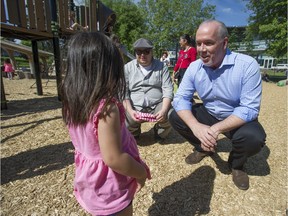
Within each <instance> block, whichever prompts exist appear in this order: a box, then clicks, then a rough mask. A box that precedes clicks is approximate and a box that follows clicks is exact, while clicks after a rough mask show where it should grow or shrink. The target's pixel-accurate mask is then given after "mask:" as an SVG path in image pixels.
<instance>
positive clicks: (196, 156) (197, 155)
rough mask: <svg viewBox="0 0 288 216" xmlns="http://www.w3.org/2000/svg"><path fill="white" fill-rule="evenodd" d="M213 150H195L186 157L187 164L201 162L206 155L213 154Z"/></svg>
mask: <svg viewBox="0 0 288 216" xmlns="http://www.w3.org/2000/svg"><path fill="white" fill-rule="evenodd" d="M212 154H213V153H212V152H198V151H196V150H195V151H194V152H193V153H191V154H190V155H188V156H187V157H186V158H185V162H186V163H187V164H197V163H199V162H200V161H201V160H202V159H203V158H204V157H207V156H211V155H212Z"/></svg>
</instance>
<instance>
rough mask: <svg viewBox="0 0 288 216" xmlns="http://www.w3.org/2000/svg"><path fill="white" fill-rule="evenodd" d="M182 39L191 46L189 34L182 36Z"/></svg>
mask: <svg viewBox="0 0 288 216" xmlns="http://www.w3.org/2000/svg"><path fill="white" fill-rule="evenodd" d="M180 38H182V39H184V40H186V41H187V43H188V44H189V45H190V44H191V38H190V36H189V35H188V34H184V35H182V36H180Z"/></svg>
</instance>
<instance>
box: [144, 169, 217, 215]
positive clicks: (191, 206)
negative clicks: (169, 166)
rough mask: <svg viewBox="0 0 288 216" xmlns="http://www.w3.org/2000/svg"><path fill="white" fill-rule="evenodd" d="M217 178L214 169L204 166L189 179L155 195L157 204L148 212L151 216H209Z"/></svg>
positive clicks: (182, 180)
mask: <svg viewBox="0 0 288 216" xmlns="http://www.w3.org/2000/svg"><path fill="white" fill-rule="evenodd" d="M215 177H216V173H215V171H214V169H213V168H211V167H210V166H202V167H200V168H198V169H196V170H195V171H194V172H193V173H191V174H190V175H189V176H188V177H186V178H183V179H181V180H180V181H177V182H175V183H173V184H172V185H169V186H167V187H165V188H164V189H162V190H161V191H160V192H159V193H154V194H153V199H154V201H155V202H154V204H153V205H152V206H151V207H150V208H149V210H148V211H149V216H163V215H181V216H191V215H202V214H208V213H209V212H210V202H211V197H212V193H213V187H214V179H215ZM203 179H205V180H204V181H203Z"/></svg>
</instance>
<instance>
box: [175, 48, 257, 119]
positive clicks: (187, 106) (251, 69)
mask: <svg viewBox="0 0 288 216" xmlns="http://www.w3.org/2000/svg"><path fill="white" fill-rule="evenodd" d="M195 92H197V93H198V96H199V97H200V98H201V100H202V101H203V104H204V106H205V107H206V109H207V111H208V112H209V113H210V114H211V115H212V116H214V117H215V118H217V119H218V120H223V119H225V118H227V117H228V116H230V115H235V116H237V117H239V118H241V119H242V120H244V121H245V122H250V121H252V120H254V119H256V118H257V117H258V114H259V111H260V103H261V95H262V81H261V74H260V68H259V65H258V63H257V61H256V60H255V59H254V58H252V57H250V56H248V55H244V54H240V53H234V52H231V51H230V50H229V49H227V51H226V55H225V57H224V59H223V62H222V64H221V65H220V67H219V68H217V69H215V70H214V69H212V68H209V67H207V66H204V65H203V62H202V61H201V59H198V60H197V61H194V62H192V63H191V64H190V66H189V67H188V69H187V70H186V72H185V75H184V77H183V80H182V82H181V84H180V86H179V89H178V90H177V93H176V95H175V97H174V100H173V107H174V109H175V110H176V112H178V111H180V110H191V107H192V102H191V100H192V97H193V95H194V93H195ZM192 109H193V108H192Z"/></svg>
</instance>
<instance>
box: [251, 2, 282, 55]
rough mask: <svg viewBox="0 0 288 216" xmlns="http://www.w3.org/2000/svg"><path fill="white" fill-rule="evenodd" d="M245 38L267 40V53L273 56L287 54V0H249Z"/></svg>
mask: <svg viewBox="0 0 288 216" xmlns="http://www.w3.org/2000/svg"><path fill="white" fill-rule="evenodd" d="M247 7H248V9H250V10H251V11H253V14H252V15H250V17H249V26H248V27H247V37H246V39H247V40H251V39H252V38H259V39H263V40H266V41H267V44H268V49H267V53H268V54H270V55H271V56H273V57H277V58H279V57H285V56H287V0H250V1H249V2H248V4H247Z"/></svg>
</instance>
